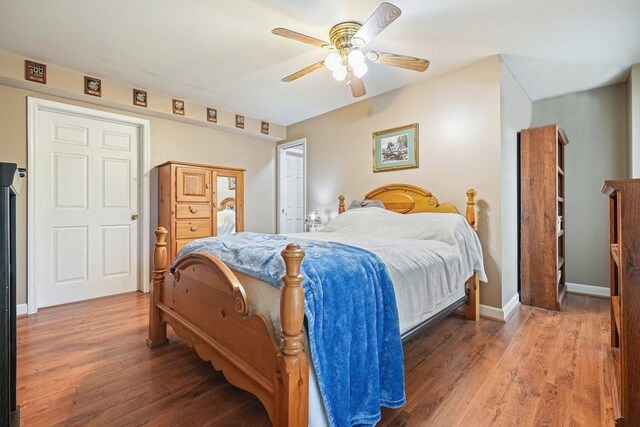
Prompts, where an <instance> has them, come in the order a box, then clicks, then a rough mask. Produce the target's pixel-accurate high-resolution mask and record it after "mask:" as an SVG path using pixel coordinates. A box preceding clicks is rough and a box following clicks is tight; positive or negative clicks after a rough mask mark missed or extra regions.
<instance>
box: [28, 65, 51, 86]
mask: <svg viewBox="0 0 640 427" xmlns="http://www.w3.org/2000/svg"><path fill="white" fill-rule="evenodd" d="M24 79H25V80H29V81H30V82H36V83H41V84H43V85H46V84H47V66H46V64H41V63H39V62H34V61H29V60H25V61H24Z"/></svg>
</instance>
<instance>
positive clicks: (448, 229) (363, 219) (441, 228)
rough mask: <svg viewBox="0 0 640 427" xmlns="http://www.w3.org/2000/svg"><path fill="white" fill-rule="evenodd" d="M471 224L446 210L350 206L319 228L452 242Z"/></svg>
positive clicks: (350, 232)
mask: <svg viewBox="0 0 640 427" xmlns="http://www.w3.org/2000/svg"><path fill="white" fill-rule="evenodd" d="M470 229H471V227H470V226H469V224H468V223H467V220H466V219H465V217H463V216H462V215H460V214H448V213H415V214H399V213H396V212H392V211H388V210H386V209H381V208H367V209H353V210H349V211H347V212H345V213H343V214H340V215H338V216H337V217H335V218H334V219H333V220H331V222H329V224H327V225H326V226H325V227H324V228H323V229H322V231H323V232H339V233H348V234H362V235H368V236H381V237H383V236H384V237H389V238H394V239H420V240H437V241H440V242H444V243H448V244H450V245H455V244H456V243H457V242H458V241H459V237H460V236H459V234H460V233H463V234H466V233H467V232H468V231H469V230H470Z"/></svg>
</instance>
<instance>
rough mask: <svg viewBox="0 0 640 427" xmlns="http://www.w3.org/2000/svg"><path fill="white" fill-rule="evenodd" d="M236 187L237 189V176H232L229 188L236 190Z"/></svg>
mask: <svg viewBox="0 0 640 427" xmlns="http://www.w3.org/2000/svg"><path fill="white" fill-rule="evenodd" d="M235 189H236V177H235V176H231V177H229V190H235Z"/></svg>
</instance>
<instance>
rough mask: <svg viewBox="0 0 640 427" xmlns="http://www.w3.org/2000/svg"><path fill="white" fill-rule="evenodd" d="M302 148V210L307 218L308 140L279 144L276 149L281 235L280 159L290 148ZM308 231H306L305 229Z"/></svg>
mask: <svg viewBox="0 0 640 427" xmlns="http://www.w3.org/2000/svg"><path fill="white" fill-rule="evenodd" d="M298 145H301V146H302V169H303V171H302V172H303V173H302V209H303V212H304V218H306V217H307V138H301V139H296V140H295V141H290V142H284V143H282V144H278V146H277V147H276V169H277V171H276V191H277V204H276V205H277V206H276V232H277V233H281V232H282V230H281V221H282V191H281V184H282V176H281V174H282V171H283V168H282V165H281V164H280V158H281V157H282V152H283V151H284V150H286V149H288V148H292V147H297V146H298ZM305 231H306V229H305Z"/></svg>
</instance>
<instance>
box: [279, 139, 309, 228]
mask: <svg viewBox="0 0 640 427" xmlns="http://www.w3.org/2000/svg"><path fill="white" fill-rule="evenodd" d="M304 163H305V162H304V145H303V144H299V145H295V146H292V147H287V148H283V149H281V151H280V164H279V170H280V179H279V187H280V188H279V194H280V215H279V217H280V227H279V230H280V233H301V232H303V231H305V226H304V219H305V203H304V193H305V192H304V186H305V182H304V175H305V174H304Z"/></svg>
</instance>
